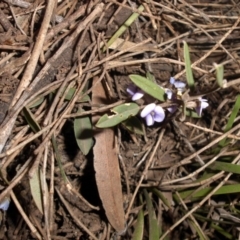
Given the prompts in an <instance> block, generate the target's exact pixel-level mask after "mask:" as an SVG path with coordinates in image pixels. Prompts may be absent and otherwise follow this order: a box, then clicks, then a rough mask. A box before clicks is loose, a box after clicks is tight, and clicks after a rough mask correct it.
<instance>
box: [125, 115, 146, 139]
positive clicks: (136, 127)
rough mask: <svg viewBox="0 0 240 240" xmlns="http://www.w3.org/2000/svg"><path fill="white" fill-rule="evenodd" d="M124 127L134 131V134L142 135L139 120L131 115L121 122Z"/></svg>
mask: <svg viewBox="0 0 240 240" xmlns="http://www.w3.org/2000/svg"><path fill="white" fill-rule="evenodd" d="M122 124H123V125H124V127H126V128H127V129H128V130H129V131H131V132H133V133H135V134H140V135H144V132H143V128H142V124H141V122H140V120H139V119H138V118H137V117H135V116H133V117H130V118H129V119H127V120H126V121H125V122H123V123H122Z"/></svg>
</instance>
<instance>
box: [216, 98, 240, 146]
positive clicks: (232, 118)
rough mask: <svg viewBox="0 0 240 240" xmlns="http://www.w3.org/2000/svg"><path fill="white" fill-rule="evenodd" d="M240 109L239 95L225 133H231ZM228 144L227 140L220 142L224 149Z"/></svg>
mask: <svg viewBox="0 0 240 240" xmlns="http://www.w3.org/2000/svg"><path fill="white" fill-rule="evenodd" d="M239 108H240V95H238V97H237V100H236V102H235V104H234V106H233V110H232V113H231V115H230V117H229V119H228V122H227V125H226V127H225V129H224V132H227V131H229V130H230V129H231V128H232V126H233V123H234V121H235V118H236V117H237V115H238V112H239ZM227 144H228V143H226V138H224V139H222V140H221V141H220V142H219V146H220V147H224V146H225V145H227Z"/></svg>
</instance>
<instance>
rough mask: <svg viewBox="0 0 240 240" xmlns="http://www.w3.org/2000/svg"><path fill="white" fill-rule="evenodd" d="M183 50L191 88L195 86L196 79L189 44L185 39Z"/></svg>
mask: <svg viewBox="0 0 240 240" xmlns="http://www.w3.org/2000/svg"><path fill="white" fill-rule="evenodd" d="M183 52H184V61H185V68H186V77H187V83H188V86H189V88H190V89H193V88H194V79H193V73H192V68H191V60H190V54H189V48H188V44H187V43H186V42H185V41H183Z"/></svg>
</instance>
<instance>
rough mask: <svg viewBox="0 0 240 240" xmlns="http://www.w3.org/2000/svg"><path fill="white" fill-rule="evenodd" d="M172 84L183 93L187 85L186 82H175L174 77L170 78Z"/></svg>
mask: <svg viewBox="0 0 240 240" xmlns="http://www.w3.org/2000/svg"><path fill="white" fill-rule="evenodd" d="M170 83H171V84H172V85H173V86H174V87H175V88H177V90H178V91H181V92H182V91H183V90H184V88H185V87H186V83H184V82H181V81H178V80H175V78H174V77H170Z"/></svg>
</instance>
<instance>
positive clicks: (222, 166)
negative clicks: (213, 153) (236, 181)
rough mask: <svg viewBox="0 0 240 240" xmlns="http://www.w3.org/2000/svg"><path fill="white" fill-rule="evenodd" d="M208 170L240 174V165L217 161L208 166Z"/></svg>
mask: <svg viewBox="0 0 240 240" xmlns="http://www.w3.org/2000/svg"><path fill="white" fill-rule="evenodd" d="M208 168H210V169H213V170H220V171H225V172H231V173H235V174H240V165H237V164H232V163H226V162H219V161H216V162H214V163H213V164H211V165H210V166H208Z"/></svg>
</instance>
